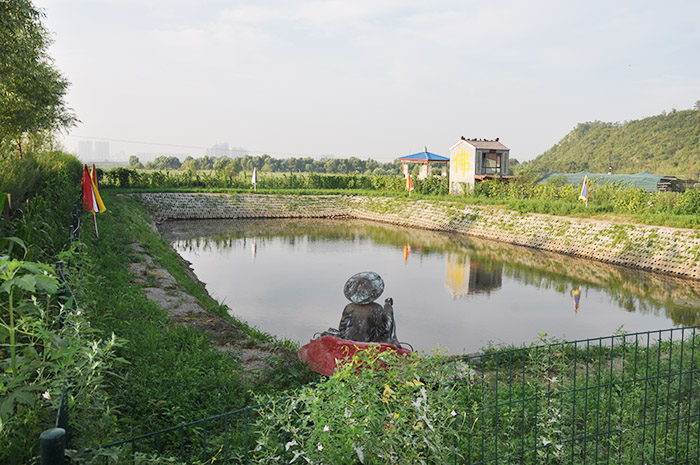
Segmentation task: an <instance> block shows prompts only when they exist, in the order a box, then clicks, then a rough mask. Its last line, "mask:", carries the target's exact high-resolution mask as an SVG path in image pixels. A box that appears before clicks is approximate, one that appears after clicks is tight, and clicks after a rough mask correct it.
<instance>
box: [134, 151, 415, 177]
mask: <svg viewBox="0 0 700 465" xmlns="http://www.w3.org/2000/svg"><path fill="white" fill-rule="evenodd" d="M128 166H129V168H131V169H142V168H144V166H143V164H142V163H141V162H140V160H139V159H138V157H136V156H135V155H132V156H131V157H130V158H129V165H128ZM145 168H146V169H148V170H185V171H190V172H195V171H198V170H213V171H221V172H224V173H225V174H226V175H227V176H235V175H236V174H238V173H240V172H242V171H247V172H251V171H253V169H254V168H255V169H257V170H258V171H262V172H268V173H273V172H275V173H327V174H377V175H390V174H400V173H401V162H400V161H398V160H394V161H392V162H389V163H379V162H377V161H376V160H372V159H371V158H369V159H367V160H361V159H359V158H357V157H350V158H348V159H345V158H329V157H324V158H321V159H320V160H317V159H313V158H311V157H304V158H295V157H291V158H273V157H271V156H270V155H267V154H264V155H260V156H252V155H244V156H242V157H235V158H231V157H228V156H223V157H212V156H203V157H200V158H194V157H192V156H188V157H187V158H185V160H184V161H183V162H180V160H179V159H178V158H176V157H169V156H159V157H158V158H156V159H155V160H153V161H151V162H147V163H146V164H145Z"/></svg>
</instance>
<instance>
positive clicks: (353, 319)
mask: <svg viewBox="0 0 700 465" xmlns="http://www.w3.org/2000/svg"><path fill="white" fill-rule="evenodd" d="M382 292H384V281H383V280H382V278H381V277H380V276H379V275H378V274H377V273H375V272H373V271H366V272H362V273H357V274H355V275H353V276H351V277H350V279H348V281H347V282H346V283H345V288H344V293H345V297H347V298H348V299H349V300H350V303H349V304H347V305H346V306H345V308H344V309H343V315H342V316H341V317H340V324H339V325H338V329H337V330H334V329H329V330H328V331H326V332H324V333H323V334H324V335H326V334H327V335H332V336H336V337H339V338H342V339H347V340H350V341H357V342H386V343H389V344H392V345H394V346H396V347H399V348H401V346H400V344H399V340H398V339H397V338H396V323H395V321H394V308H393V305H394V300H393V299H392V298H391V297H389V298H387V299H385V300H384V306H381V305H380V304H378V303H376V302H374V300H375V299H377V298H378V297H379V296H380V295H381V294H382Z"/></svg>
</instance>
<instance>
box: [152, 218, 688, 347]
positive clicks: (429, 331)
mask: <svg viewBox="0 0 700 465" xmlns="http://www.w3.org/2000/svg"><path fill="white" fill-rule="evenodd" d="M159 228H160V231H161V233H162V234H163V236H164V237H165V238H166V240H168V241H170V243H171V244H172V245H173V247H174V248H175V249H176V250H177V251H178V253H179V254H180V255H181V256H182V257H183V258H184V259H186V260H188V261H189V262H191V263H192V268H193V270H194V272H195V273H196V274H197V276H198V277H199V279H200V280H202V281H203V282H204V283H206V286H207V290H208V291H209V292H210V294H211V295H212V296H214V297H215V298H216V299H218V300H219V301H222V302H223V303H225V304H226V305H228V306H229V307H230V309H231V313H232V314H233V315H235V316H236V317H237V318H239V319H242V320H245V321H247V322H248V323H249V324H250V325H251V326H255V327H257V328H258V329H260V330H262V331H265V332H268V333H271V334H274V335H276V336H277V337H278V338H286V339H291V340H294V341H297V342H300V343H302V344H303V343H305V342H307V341H308V340H309V339H310V338H311V337H312V336H313V335H314V333H317V332H321V331H324V330H326V329H328V328H329V327H333V328H337V326H338V322H339V321H340V315H341V313H342V310H343V307H345V305H346V304H347V303H348V301H347V300H346V298H345V297H344V295H343V286H344V284H345V281H347V279H348V278H349V277H350V276H352V275H353V274H355V273H357V272H360V271H375V272H377V273H379V274H380V275H381V276H382V278H383V279H384V284H385V288H384V293H383V295H382V296H381V297H380V298H379V299H377V300H378V301H379V302H380V303H383V301H384V298H386V297H393V299H394V313H395V318H396V328H397V336H398V337H399V340H401V341H405V342H408V343H410V344H411V345H412V346H413V347H414V349H416V350H420V351H423V352H430V351H432V350H434V349H436V348H440V350H441V351H443V352H448V353H453V354H458V353H464V352H476V351H478V350H480V349H481V348H484V347H486V346H489V345H496V346H500V345H506V344H514V345H521V344H524V343H525V344H529V343H531V342H533V341H535V340H537V338H538V336H539V335H541V334H547V335H548V336H550V337H558V338H566V339H567V340H573V339H583V338H589V337H599V336H608V335H611V334H613V333H614V332H615V331H616V330H618V329H620V328H622V330H624V331H628V332H634V331H647V330H656V329H665V328H670V327H673V326H679V325H693V324H698V322H700V313H699V311H698V310H697V308H698V307H699V306H700V283H698V282H694V281H688V280H680V279H675V278H671V277H666V276H661V275H654V274H651V273H647V272H642V271H635V270H630V269H626V268H620V267H614V266H610V265H605V264H602V263H597V262H593V261H589V260H583V259H577V258H573V257H566V256H562V255H558V254H552V253H547V252H542V251H536V250H532V249H527V248H521V247H515V246H510V245H507V244H501V243H497V242H492V241H485V240H477V239H473V238H465V237H461V236H456V235H451V234H444V233H437V232H431V231H422V230H414V229H406V228H399V227H395V226H391V225H385V224H378V223H370V222H363V221H354V220H353V221H348V220H318V219H315V220H254V221H250V220H245V221H242V220H236V221H231V220H216V221H212V220H199V221H177V222H167V223H164V224H162V225H160V227H159Z"/></svg>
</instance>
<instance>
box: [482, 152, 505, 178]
mask: <svg viewBox="0 0 700 465" xmlns="http://www.w3.org/2000/svg"><path fill="white" fill-rule="evenodd" d="M481 157H482V158H481V174H501V160H502V159H503V154H502V153H497V152H481Z"/></svg>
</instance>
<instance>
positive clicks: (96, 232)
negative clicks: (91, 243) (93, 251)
mask: <svg viewBox="0 0 700 465" xmlns="http://www.w3.org/2000/svg"><path fill="white" fill-rule="evenodd" d="M92 225H93V226H94V227H95V239H99V238H100V233H99V232H98V231H97V215H95V212H92Z"/></svg>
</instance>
